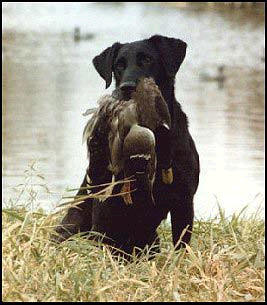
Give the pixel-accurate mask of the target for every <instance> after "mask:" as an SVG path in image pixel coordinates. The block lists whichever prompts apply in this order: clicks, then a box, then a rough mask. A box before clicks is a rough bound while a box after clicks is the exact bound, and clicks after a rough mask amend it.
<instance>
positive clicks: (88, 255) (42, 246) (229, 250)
mask: <svg viewBox="0 0 267 305" xmlns="http://www.w3.org/2000/svg"><path fill="white" fill-rule="evenodd" d="M41 180H42V179H41ZM30 206H31V207H32V205H30ZM243 212H244V211H241V213H240V214H239V215H233V216H232V217H228V218H227V217H225V214H224V211H223V210H222V209H221V208H220V207H219V209H218V216H217V217H215V218H213V219H210V220H208V221H204V220H197V221H195V224H194V232H193V235H192V241H191V243H190V246H189V245H187V246H186V249H183V250H180V251H179V252H175V251H174V248H173V245H172V242H171V230H170V226H169V223H168V222H163V223H162V224H161V226H160V227H159V229H158V232H159V235H160V239H161V253H160V254H157V255H156V257H155V258H154V259H153V260H148V258H147V256H146V255H145V254H144V255H143V256H142V257H141V258H140V259H136V258H135V257H133V262H131V263H125V262H124V261H123V260H119V261H118V260H115V259H114V258H113V257H112V256H111V254H110V250H109V249H108V248H107V247H105V246H103V245H101V244H98V245H96V243H95V242H92V241H88V240H87V239H86V237H84V236H82V235H76V236H74V237H73V238H72V240H68V241H65V242H63V243H62V244H60V245H56V244H54V243H52V242H51V241H50V235H51V232H52V231H53V228H54V226H55V225H56V224H58V223H59V221H60V219H61V217H62V212H59V213H54V214H47V213H45V212H44V211H42V210H41V209H35V210H33V209H29V208H23V207H21V206H19V207H15V206H14V205H13V206H10V207H8V208H5V209H3V211H2V255H3V259H2V270H3V271H2V274H3V284H2V285H3V287H2V299H3V301H6V302H7V301H10V302H11V301H24V302H28V301H39V302H44V301H48V302H49V301H65V302H69V301H91V302H94V301H100V302H110V301H115V302H130V301H143V302H148V301H151V302H167V301H192V302H194V301H195V302H201V301H202V302H209V301H252V302H253V301H264V293H265V290H264V271H265V263H264V258H265V253H264V221H263V220H261V219H260V218H258V217H257V215H252V216H250V217H244V213H243Z"/></svg>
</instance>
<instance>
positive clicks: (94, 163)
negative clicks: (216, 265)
mask: <svg viewBox="0 0 267 305" xmlns="http://www.w3.org/2000/svg"><path fill="white" fill-rule="evenodd" d="M186 47H187V45H186V43H185V42H183V41H182V40H179V39H175V38H168V37H164V36H160V35H155V36H152V37H151V38H149V39H145V40H141V41H136V42H132V43H126V44H121V43H115V44H113V45H112V46H111V47H109V48H107V49H106V50H104V51H103V52H102V53H101V54H100V55H98V56H96V57H95V58H94V59H93V64H94V66H95V68H96V70H97V72H98V73H99V74H100V76H101V77H102V78H103V79H104V80H105V81H106V88H107V87H109V85H110V84H111V81H112V74H113V75H114V78H115V82H116V88H117V89H116V90H119V91H120V93H121V95H122V97H123V98H125V99H127V98H129V96H130V94H129V92H128V89H129V88H130V90H133V89H134V88H133V85H132V84H137V82H138V79H140V77H153V78H154V80H155V82H156V84H157V85H158V86H159V88H160V90H161V92H162V95H163V97H164V98H165V100H166V102H167V104H168V108H169V112H170V115H171V124H172V127H171V139H165V140H164V135H163V134H162V133H161V132H159V133H158V134H157V133H156V143H157V155H158V156H160V155H163V156H164V151H163V152H162V149H163V150H164V147H165V146H166V145H170V146H171V160H172V168H173V173H174V181H173V183H172V184H170V185H167V184H164V183H163V182H162V177H161V168H160V165H159V166H158V168H157V173H156V180H155V183H154V188H153V194H154V199H155V203H156V205H155V206H153V205H145V204H142V205H132V206H126V205H125V203H124V202H123V200H122V198H121V197H115V198H109V199H107V200H106V201H105V202H102V203H100V202H93V201H92V200H91V201H90V200H87V201H86V202H84V203H82V204H80V205H79V208H80V209H77V208H71V209H69V210H68V213H67V215H66V216H65V217H64V219H63V221H62V224H61V226H60V227H58V228H57V232H58V233H60V234H61V236H62V238H59V240H64V239H66V238H68V237H69V236H71V235H72V234H74V233H77V232H79V231H81V232H85V231H90V230H93V231H98V232H101V233H104V234H106V236H107V237H108V238H111V239H112V241H111V240H110V239H107V240H105V242H106V243H108V244H111V245H113V246H115V247H117V248H119V249H121V250H123V251H124V252H126V253H128V254H131V253H132V251H133V248H134V247H139V248H141V249H143V248H145V246H147V245H148V246H151V245H152V244H153V243H154V244H155V251H156V252H157V251H159V238H158V235H157V232H156V229H157V227H158V226H159V224H160V223H161V221H162V220H163V219H165V218H166V217H167V214H168V212H170V215H171V225H172V237H173V243H174V245H176V246H177V248H179V247H180V246H181V245H182V244H183V243H189V241H190V238H191V232H192V227H193V218H194V208H193V197H194V194H195V192H196V190H197V187H198V182H199V157H198V153H197V150H196V147H195V144H194V141H193V139H192V137H191V135H190V133H189V131H188V121H187V117H186V115H185V113H184V112H183V111H182V109H181V106H180V104H179V103H178V102H177V101H176V99H175V96H174V82H175V75H176V73H177V71H178V70H179V68H180V65H181V64H182V62H183V60H184V57H185V54H186ZM122 84H126V85H127V84H131V86H126V87H127V88H126V89H127V90H125V87H124V88H122V87H121V85H122ZM128 87H129V88H128ZM104 122H105V118H99V128H96V130H95V133H96V134H95V136H96V137H102V138H101V141H103V145H104V146H105V141H106V140H107V139H106V138H105V123H104ZM101 124H102V125H101ZM101 131H103V133H101ZM97 133H99V134H97ZM162 143H163V144H162ZM88 145H89V146H90V145H91V147H92V146H93V143H90V141H89V142H88ZM105 154H107V151H103V154H102V156H99V155H96V156H95V157H94V156H93V155H91V160H90V165H89V168H88V173H89V175H90V178H91V179H92V183H93V184H97V183H104V182H109V181H110V179H111V175H110V174H109V173H108V172H107V171H106V169H105V166H106V163H107V159H108V156H105ZM163 163H164V162H163ZM85 184H86V180H85V179H84V181H83V183H82V186H84V185H85ZM83 192H84V191H82V190H80V191H79V192H78V194H82V193H83ZM115 192H116V190H115ZM185 228H187V231H186V233H185V234H184V235H183V237H182V242H183V243H180V244H179V245H177V242H178V240H179V238H180V236H181V234H182V232H183V230H184V229H185ZM66 230H67V231H66Z"/></svg>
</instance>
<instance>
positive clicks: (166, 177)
mask: <svg viewBox="0 0 267 305" xmlns="http://www.w3.org/2000/svg"><path fill="white" fill-rule="evenodd" d="M161 174H162V181H163V183H165V184H172V182H173V171H172V168H171V167H170V168H168V169H162V171H161Z"/></svg>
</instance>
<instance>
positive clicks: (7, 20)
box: [2, 3, 265, 218]
mask: <svg viewBox="0 0 267 305" xmlns="http://www.w3.org/2000/svg"><path fill="white" fill-rule="evenodd" d="M2 9H3V15H2V17H3V21H2V25H3V49H2V58H3V64H2V76H3V82H2V89H3V95H2V96H3V104H2V111H3V123H2V126H3V133H2V136H3V139H2V143H3V149H2V159H3V178H2V189H3V191H2V192H3V198H4V203H5V202H8V200H9V198H12V196H13V197H14V189H13V187H14V186H15V185H18V184H20V183H22V182H23V181H24V180H23V177H24V175H25V174H24V171H25V169H26V168H27V165H28V164H29V163H30V162H31V161H32V160H37V166H38V169H39V170H40V172H41V173H42V174H43V175H44V177H45V179H46V183H47V186H48V187H49V188H50V189H52V190H53V192H54V194H52V195H51V194H50V195H48V194H47V193H46V192H45V190H43V196H42V198H41V199H42V205H43V207H44V208H46V209H47V210H51V209H53V208H54V204H55V203H56V202H57V201H58V200H59V198H60V196H61V195H62V194H63V193H64V190H65V189H66V187H78V186H79V184H80V183H81V181H82V178H83V175H84V169H85V167H86V166H87V160H86V147H85V145H83V146H82V143H81V135H82V131H83V127H84V125H85V123H86V120H87V118H84V117H83V116H82V113H83V112H84V111H85V110H86V109H87V108H88V107H92V106H95V105H96V100H97V99H98V98H99V96H100V95H102V94H103V93H104V82H103V80H102V79H101V78H100V77H99V76H98V74H97V72H96V71H95V70H94V68H93V65H92V64H91V61H92V58H93V57H94V56H95V55H97V54H99V53H100V52H101V51H102V50H104V49H105V48H106V47H108V46H110V45H111V44H112V43H114V42H115V41H120V42H122V43H123V42H129V41H134V40H139V39H143V38H148V37H150V36H151V35H152V34H155V33H158V34H162V35H166V36H170V37H178V38H181V39H183V40H184V41H186V42H187V43H188V49H187V56H186V59H185V61H184V63H183V65H182V66H181V69H180V71H179V73H178V75H177V78H176V97H177V99H178V100H179V101H180V103H181V104H182V107H183V109H184V111H185V112H186V113H187V115H188V118H189V122H190V132H191V134H192V136H193V138H194V140H195V142H196V146H197V149H198V151H199V154H200V162H201V176H200V185H199V189H198V191H197V195H196V196H195V208H196V216H197V217H204V218H206V217H208V216H210V215H214V214H216V213H217V208H216V205H217V201H218V202H219V203H220V205H221V206H222V207H223V208H224V209H225V211H226V214H227V215H230V214H232V213H233V212H237V211H239V210H240V209H241V208H242V207H244V205H246V204H249V210H248V211H250V212H253V211H255V210H256V209H257V208H258V206H259V205H262V204H263V196H264V67H265V63H264V62H263V60H262V59H261V57H262V56H263V49H264V48H265V45H264V19H263V13H262V11H261V12H255V11H250V10H230V11H229V10H225V11H221V12H218V11H213V10H198V9H195V8H194V9H191V8H187V9H169V8H167V7H161V6H159V5H151V4H145V3H65V4H62V3H39V4H36V3H5V4H2ZM75 26H79V27H80V28H81V32H82V33H85V32H89V33H93V34H95V38H94V39H92V40H89V41H80V42H76V43H75V42H74V41H73V32H74V27H75ZM221 64H223V65H225V75H226V81H225V83H224V85H223V88H219V87H218V84H217V83H216V82H203V81H201V80H200V74H202V73H210V74H215V73H216V70H217V67H218V66H219V65H221ZM112 89H113V88H110V89H108V90H107V92H111V91H112ZM262 215H263V212H262Z"/></svg>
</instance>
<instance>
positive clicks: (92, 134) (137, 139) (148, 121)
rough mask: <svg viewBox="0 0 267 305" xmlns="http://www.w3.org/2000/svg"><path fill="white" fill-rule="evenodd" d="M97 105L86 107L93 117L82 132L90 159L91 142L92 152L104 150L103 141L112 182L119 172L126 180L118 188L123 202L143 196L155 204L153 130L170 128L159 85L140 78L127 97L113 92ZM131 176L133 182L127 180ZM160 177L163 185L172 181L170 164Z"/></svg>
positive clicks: (155, 158)
mask: <svg viewBox="0 0 267 305" xmlns="http://www.w3.org/2000/svg"><path fill="white" fill-rule="evenodd" d="M115 90H116V89H115ZM98 105H99V107H98V108H97V109H96V110H94V109H92V110H90V109H89V110H87V113H90V114H92V113H93V116H92V118H91V119H90V120H89V121H88V123H87V125H86V126H85V129H84V132H83V141H87V144H88V145H87V147H88V156H89V159H90V162H91V161H92V162H94V161H93V159H94V156H93V155H92V154H91V152H92V149H90V147H92V145H90V143H92V142H94V143H95V144H94V147H97V149H96V148H94V152H93V154H95V155H98V154H99V153H101V152H103V151H107V147H103V146H104V145H103V143H106V144H105V146H108V151H109V156H106V159H108V160H109V162H108V166H107V170H108V171H110V172H111V173H112V176H114V177H115V181H116V179H117V178H118V177H120V175H121V173H122V175H123V179H125V183H123V185H122V188H121V193H122V197H123V200H124V203H125V204H126V205H130V204H133V203H134V202H137V201H142V198H143V199H144V198H145V199H144V200H145V201H146V202H150V203H152V204H155V201H154V198H153V194H152V189H153V185H154V181H155V175H156V167H157V155H156V139H155V132H156V131H157V130H158V129H159V128H161V129H164V130H165V131H166V132H167V133H168V132H170V129H171V119H170V114H169V111H168V106H167V103H166V101H165V100H164V98H163V96H162V94H161V92H160V90H159V88H158V86H157V85H156V84H155V82H154V80H153V79H152V78H143V79H142V80H140V81H139V83H138V84H137V87H136V91H135V92H133V93H132V96H131V98H130V99H129V100H127V101H125V100H121V99H119V98H118V96H117V95H116V92H115V94H114V93H113V94H111V95H105V96H103V97H101V98H100V99H99V100H98ZM100 135H101V138H100ZM103 138H106V139H107V141H103ZM96 143H97V144H96ZM132 176H134V177H135V181H130V180H129V179H128V178H129V177H132ZM127 179H128V180H127ZM92 180H93V179H92ZM162 180H163V182H164V183H166V184H171V183H172V182H173V172H172V168H171V167H168V168H164V169H162Z"/></svg>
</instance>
